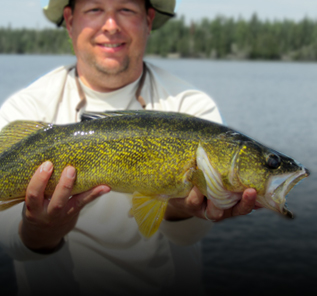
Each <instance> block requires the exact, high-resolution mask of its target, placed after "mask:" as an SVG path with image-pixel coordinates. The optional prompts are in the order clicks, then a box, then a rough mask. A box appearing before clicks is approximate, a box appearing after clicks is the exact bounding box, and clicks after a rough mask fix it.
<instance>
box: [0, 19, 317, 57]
mask: <svg viewBox="0 0 317 296" xmlns="http://www.w3.org/2000/svg"><path fill="white" fill-rule="evenodd" d="M71 52H72V49H71V46H70V42H69V38H68V36H67V33H66V30H63V29H45V30H30V29H28V30H27V29H20V30H17V29H15V30H13V29H10V28H2V29H1V28H0V53H18V54H24V53H35V54H69V53H71ZM147 54H148V55H159V56H163V57H166V56H176V57H177V56H179V57H202V58H212V59H265V60H301V61H316V60H317V21H316V20H311V19H308V18H304V19H303V20H301V21H298V22H295V21H292V20H283V21H278V20H275V21H263V20H260V19H259V18H258V17H257V15H256V14H254V15H253V16H252V18H251V19H250V20H245V19H243V18H240V19H234V18H229V17H224V16H218V17H216V18H214V19H212V20H210V19H202V20H201V21H199V22H192V23H191V24H190V25H188V24H187V23H186V21H185V19H184V17H182V18H180V19H175V20H172V21H170V22H168V23H167V24H166V25H165V26H163V27H162V28H161V29H159V30H157V31H154V32H152V33H151V36H150V39H149V42H148V47H147Z"/></svg>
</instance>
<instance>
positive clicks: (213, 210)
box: [211, 207, 223, 220]
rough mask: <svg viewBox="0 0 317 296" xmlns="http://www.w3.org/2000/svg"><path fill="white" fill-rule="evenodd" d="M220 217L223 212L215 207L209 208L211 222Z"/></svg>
mask: <svg viewBox="0 0 317 296" xmlns="http://www.w3.org/2000/svg"><path fill="white" fill-rule="evenodd" d="M222 215H223V210H220V209H218V208H216V207H212V208H211V217H212V219H213V220H217V219H220V218H222Z"/></svg>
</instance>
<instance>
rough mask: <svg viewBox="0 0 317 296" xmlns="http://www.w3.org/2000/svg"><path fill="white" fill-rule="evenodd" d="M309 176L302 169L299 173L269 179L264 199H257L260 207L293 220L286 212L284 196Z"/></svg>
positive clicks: (291, 214)
mask: <svg viewBox="0 0 317 296" xmlns="http://www.w3.org/2000/svg"><path fill="white" fill-rule="evenodd" d="M309 175H310V172H309V171H308V170H307V169H306V168H304V167H302V168H301V169H300V170H299V171H296V172H294V173H286V174H283V175H278V176H273V177H271V178H270V179H269V182H268V186H267V190H266V194H265V197H264V198H260V199H259V203H260V205H261V206H264V207H266V208H269V209H272V210H273V211H276V212H279V213H281V214H282V215H284V216H286V217H288V218H294V215H293V213H292V212H291V211H289V210H288V208H287V206H286V204H285V203H286V196H287V194H288V193H289V192H290V191H291V190H292V188H294V186H295V185H297V184H298V183H299V182H300V181H301V180H303V179H304V178H306V177H308V176H309Z"/></svg>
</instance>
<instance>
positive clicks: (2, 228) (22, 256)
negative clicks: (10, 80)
mask: <svg viewBox="0 0 317 296" xmlns="http://www.w3.org/2000/svg"><path fill="white" fill-rule="evenodd" d="M37 98H40V99H37ZM42 98H43V87H38V86H37V85H34V86H32V85H31V86H30V87H28V88H26V89H24V90H22V91H20V92H18V93H16V94H14V95H13V96H11V97H10V98H9V99H7V100H6V101H5V102H4V103H3V105H2V106H1V109H0V129H2V128H3V127H4V126H5V125H7V124H8V123H9V122H12V121H15V120H23V119H24V120H43V119H45V117H44V115H43V114H44V113H43V110H45V109H47V108H49V107H51V105H49V104H48V101H47V100H42ZM53 103H55V102H53ZM48 105H49V106H48ZM22 206H23V204H19V205H16V206H14V207H12V208H10V209H7V210H5V211H2V212H0V246H1V247H2V249H3V250H4V251H5V252H6V253H8V254H9V255H10V256H11V257H12V258H13V259H15V260H22V261H24V260H39V259H42V258H45V257H46V256H47V255H43V254H38V253H35V252H33V251H31V250H30V249H28V248H27V247H26V246H24V244H23V242H22V241H21V239H20V236H19V223H20V221H21V213H22Z"/></svg>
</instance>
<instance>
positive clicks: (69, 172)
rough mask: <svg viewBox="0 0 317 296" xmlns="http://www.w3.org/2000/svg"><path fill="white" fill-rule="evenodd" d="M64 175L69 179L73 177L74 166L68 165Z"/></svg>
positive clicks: (74, 174)
mask: <svg viewBox="0 0 317 296" xmlns="http://www.w3.org/2000/svg"><path fill="white" fill-rule="evenodd" d="M66 176H67V177H68V178H69V179H74V178H75V176H76V170H75V168H73V167H68V168H67V169H66Z"/></svg>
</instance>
